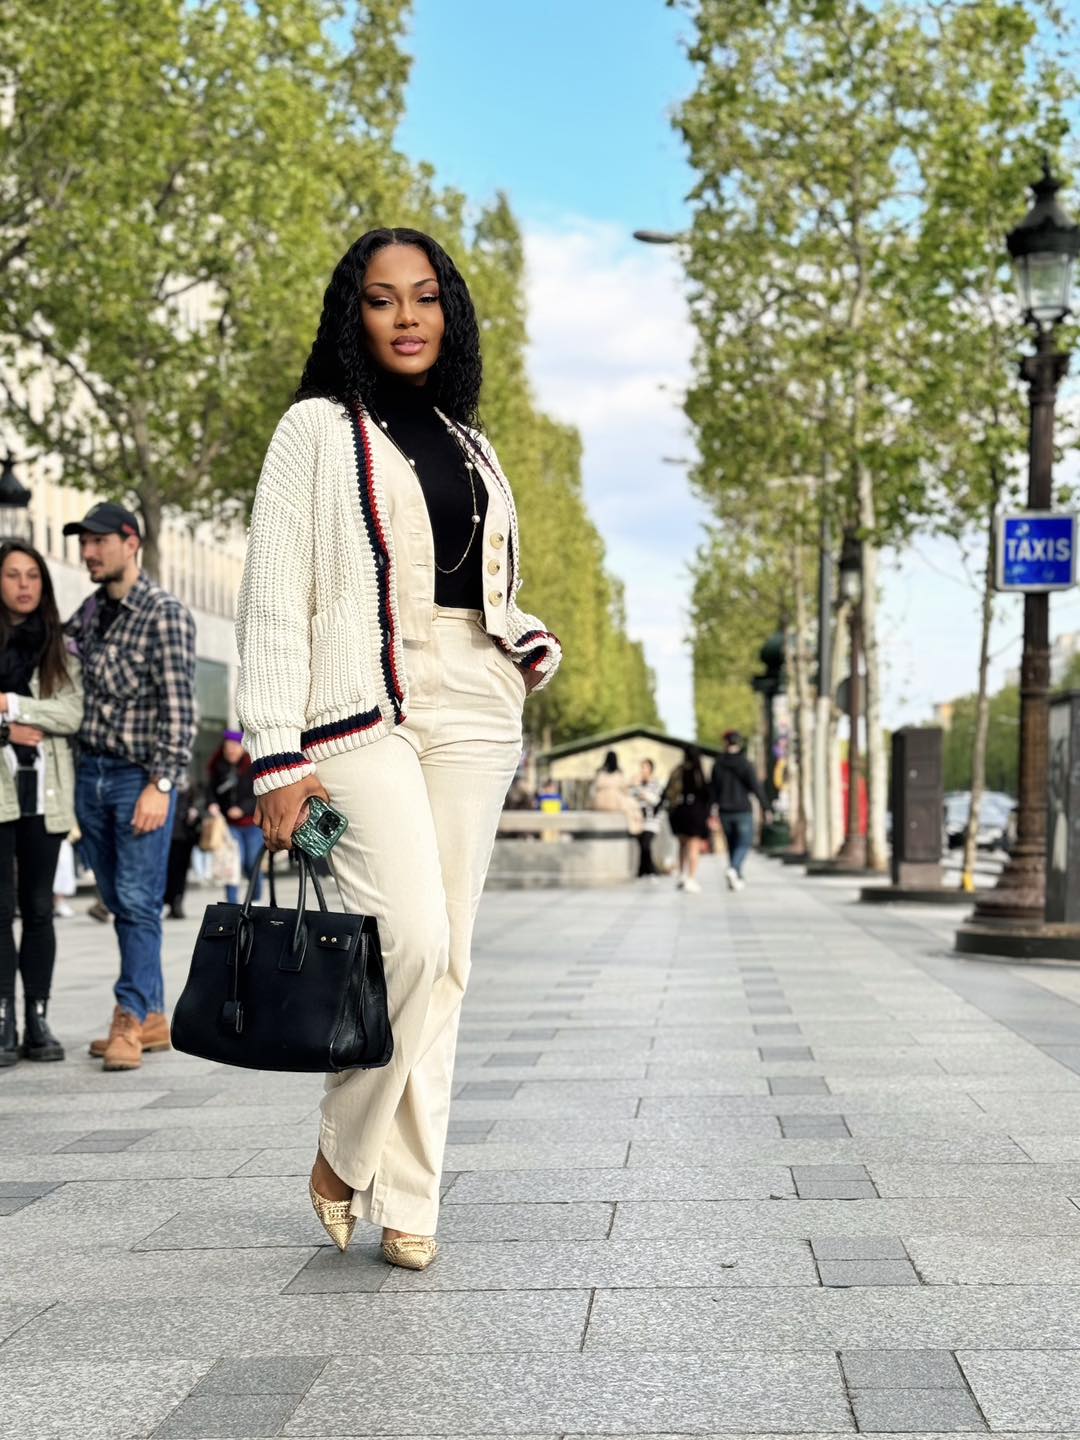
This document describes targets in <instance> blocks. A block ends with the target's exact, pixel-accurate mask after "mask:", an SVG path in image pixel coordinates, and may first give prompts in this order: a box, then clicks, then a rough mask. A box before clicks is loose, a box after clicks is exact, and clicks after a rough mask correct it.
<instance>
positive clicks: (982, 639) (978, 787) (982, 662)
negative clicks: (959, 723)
mask: <svg viewBox="0 0 1080 1440" xmlns="http://www.w3.org/2000/svg"><path fill="white" fill-rule="evenodd" d="M992 494H993V499H992V501H991V503H990V513H989V516H988V521H987V527H986V528H987V544H986V576H985V579H984V581H983V595H982V632H981V634H980V636H979V691H978V695H977V697H976V701H975V745H974V749H973V751H972V755H971V813H970V814H969V815H968V822H967V829H966V830H965V831H964V868H963V872H962V874H961V879H960V883H961V885H962V886H963V888H964V889H965V890H967V891H972V890H974V889H975V857H976V853H977V850H978V845H977V840H978V835H979V810H980V808H981V806H982V797H983V791H984V790H985V789H986V742H987V738H988V736H989V734H990V695H989V690H988V685H987V677H988V674H989V670H990V628H991V625H992V624H993V619H994V571H995V568H996V564H997V507H998V497H999V495H1000V494H1001V480H1000V477H999V476H998V474H997V467H996V466H995V467H994V477H993V489H992Z"/></svg>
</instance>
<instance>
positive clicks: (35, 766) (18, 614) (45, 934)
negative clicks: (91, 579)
mask: <svg viewBox="0 0 1080 1440" xmlns="http://www.w3.org/2000/svg"><path fill="white" fill-rule="evenodd" d="M82 712H83V699H82V678H81V674H80V670H79V662H78V661H77V660H76V659H75V657H74V656H73V655H70V654H69V653H68V651H67V649H66V647H65V644H64V635H63V630H62V628H61V625H60V616H59V614H58V613H57V609H56V599H55V596H54V594H53V587H52V579H51V578H50V575H49V571H48V568H47V566H46V564H45V561H44V560H43V559H42V557H41V556H40V555H39V554H38V552H37V551H36V550H35V549H33V548H32V546H30V545H27V544H25V543H24V542H23V541H22V540H5V541H4V542H3V544H2V545H0V750H2V759H0V1065H14V1064H15V1062H16V1060H17V1059H18V1057H19V1056H20V1055H21V1056H22V1057H23V1058H24V1059H26V1060H63V1058H64V1047H63V1046H62V1045H61V1044H60V1042H59V1040H57V1038H56V1036H55V1035H54V1034H53V1032H52V1030H51V1029H50V1028H49V1022H48V1019H47V1011H48V1005H49V993H50V990H51V987H52V974H53V964H54V962H55V959H56V932H55V929H54V927H53V878H54V876H55V875H56V862H57V859H58V857H59V855H60V845H61V843H62V841H63V839H64V836H65V835H67V834H68V832H69V831H70V830H71V828H72V826H73V825H74V824H75V765H74V761H73V759H72V755H71V746H70V744H69V743H68V741H67V739H66V738H65V737H66V736H68V735H74V734H75V732H76V731H77V730H78V728H79V724H80V722H81V720H82ZM16 877H17V878H16ZM16 901H17V902H18V909H19V915H20V916H21V919H22V936H21V938H20V941H19V949H18V954H17V955H16V950H15V939H14V935H13V933H12V926H13V922H14V919H15V906H16ZM16 971H18V973H19V974H20V975H21V976H22V985H23V1004H24V1007H25V1008H24V1014H25V1019H26V1024H25V1028H24V1030H23V1040H22V1045H21V1047H20V1045H19V1041H18V1032H17V1028H16V1024H15V974H16Z"/></svg>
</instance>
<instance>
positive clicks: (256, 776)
mask: <svg viewBox="0 0 1080 1440" xmlns="http://www.w3.org/2000/svg"><path fill="white" fill-rule="evenodd" d="M310 764H311V761H310V760H309V759H308V758H307V756H306V755H301V754H299V753H298V752H297V751H296V750H284V751H282V752H281V753H280V754H277V755H264V756H263V757H262V759H261V760H253V761H252V762H251V778H252V779H253V780H261V779H262V778H263V777H264V776H265V775H281V774H283V773H284V772H285V771H286V770H306V769H307V768H308V766H309V765H310Z"/></svg>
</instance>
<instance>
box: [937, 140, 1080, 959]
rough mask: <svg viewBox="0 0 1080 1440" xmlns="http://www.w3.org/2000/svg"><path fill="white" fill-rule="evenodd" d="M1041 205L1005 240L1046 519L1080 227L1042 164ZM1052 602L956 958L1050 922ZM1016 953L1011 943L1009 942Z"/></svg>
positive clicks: (1031, 603)
mask: <svg viewBox="0 0 1080 1440" xmlns="http://www.w3.org/2000/svg"><path fill="white" fill-rule="evenodd" d="M1031 188H1032V191H1033V193H1034V196H1035V203H1034V205H1033V206H1032V207H1031V209H1030V210H1029V211H1028V213H1027V215H1026V216H1025V217H1024V219H1023V220H1022V221H1021V222H1020V224H1019V225H1017V227H1016V228H1015V230H1012V231H1010V233H1009V235H1008V237H1007V242H1006V243H1007V244H1008V248H1009V254H1010V256H1011V257H1012V261H1013V270H1014V274H1015V279H1016V288H1017V293H1018V294H1019V297H1020V305H1021V308H1022V310H1023V315H1024V319H1025V320H1026V321H1027V322H1028V323H1029V324H1030V325H1031V326H1032V327H1033V328H1034V330H1035V354H1034V355H1027V356H1025V357H1024V359H1023V360H1022V361H1021V363H1020V375H1021V378H1022V379H1023V380H1025V381H1026V382H1027V385H1028V403H1029V406H1030V412H1031V422H1030V432H1029V446H1028V502H1027V503H1028V509H1029V510H1049V509H1051V506H1052V502H1053V463H1054V404H1055V401H1056V399H1057V391H1058V385H1059V384H1060V382H1061V380H1062V377H1063V376H1064V375H1065V372H1066V371H1067V369H1068V366H1069V357H1068V355H1067V354H1063V353H1060V352H1059V351H1058V350H1057V348H1056V345H1055V341H1054V331H1055V326H1057V325H1058V324H1059V323H1060V322H1061V321H1062V320H1064V318H1065V317H1066V315H1068V314H1069V311H1070V307H1071V299H1072V277H1073V267H1074V265H1075V263H1076V256H1077V253H1078V252H1080V227H1078V226H1077V225H1075V224H1074V223H1073V222H1072V220H1070V219H1069V217H1068V215H1067V214H1066V213H1065V211H1064V210H1063V209H1062V207H1061V206H1060V205H1059V204H1058V201H1057V198H1056V197H1057V192H1058V191H1059V190H1060V188H1061V182H1060V181H1059V180H1057V179H1055V178H1054V176H1053V175H1052V174H1051V173H1050V167H1049V164H1048V163H1046V162H1045V161H1044V163H1043V173H1042V176H1041V178H1040V179H1039V180H1037V181H1036V182H1035V184H1034V185H1033V186H1032V187H1031ZM1049 690H1050V604H1049V596H1048V595H1047V594H1045V593H1043V594H1028V595H1025V596H1024V650H1023V656H1022V658H1021V662H1020V794H1019V805H1018V807H1017V808H1018V815H1017V820H1018V826H1017V839H1016V844H1015V846H1014V847H1013V851H1012V854H1011V855H1010V857H1009V863H1008V865H1007V866H1006V867H1005V870H1004V871H1003V873H1002V875H1001V878H1000V879H999V881H998V883H997V885H996V886H995V887H994V889H993V890H989V891H987V892H986V893H985V894H984V895H982V896H980V898H979V900H978V901H977V903H976V905H975V911H974V914H973V915H972V917H971V919H970V921H969V922H968V923H967V925H965V926H963V927H962V928H961V929H960V931H959V932H958V934H957V937H956V944H957V949H958V950H961V951H967V952H969V953H970V952H979V951H982V952H987V951H990V953H993V952H994V950H995V948H996V947H995V945H994V942H993V938H992V937H993V933H994V931H995V930H996V931H997V932H998V933H999V934H1000V936H1001V937H1002V938H1001V944H1002V948H1003V952H1004V953H1013V952H1014V949H1015V942H1016V939H1017V937H1018V935H1019V936H1022V935H1023V934H1024V933H1025V932H1027V933H1031V932H1035V931H1038V930H1039V929H1041V927H1042V925H1043V923H1044V921H1045V913H1046V804H1047V781H1048V769H1047V761H1048V749H1049ZM1010 940H1011V941H1012V942H1013V945H1010V944H1009V941H1010Z"/></svg>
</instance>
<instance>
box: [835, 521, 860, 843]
mask: <svg viewBox="0 0 1080 1440" xmlns="http://www.w3.org/2000/svg"><path fill="white" fill-rule="evenodd" d="M839 575H840V598H841V600H843V601H845V602H846V603H847V605H848V631H849V634H850V636H851V664H850V667H849V674H848V727H849V730H850V734H849V736H848V803H847V829H846V834H845V836H844V843H843V845H842V846H841V847H840V853H839V854H838V855H837V857H836V861H835V864H836V865H837V867H838V868H840V869H843V870H865V869H866V837H865V836H864V835H863V834H862V825H861V823H860V822H861V819H862V817H861V815H860V811H859V771H860V759H861V755H860V745H859V723H860V720H861V718H862V703H861V702H862V694H861V690H862V686H861V682H860V679H859V671H860V670H861V668H862V625H861V623H860V621H861V619H862V541H861V540H860V539H859V536H858V534H857V533H856V531H855V530H854V529H853V528H852V527H851V526H850V525H849V526H848V527H847V528H846V529H845V530H844V543H843V546H842V547H841V550H840V565H839Z"/></svg>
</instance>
